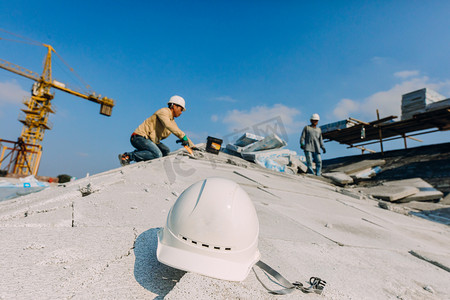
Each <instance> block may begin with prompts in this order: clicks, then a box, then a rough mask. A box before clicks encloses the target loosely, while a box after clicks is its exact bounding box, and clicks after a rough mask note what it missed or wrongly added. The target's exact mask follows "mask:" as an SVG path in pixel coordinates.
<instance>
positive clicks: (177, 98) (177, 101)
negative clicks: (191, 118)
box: [167, 95, 186, 111]
mask: <svg viewBox="0 0 450 300" xmlns="http://www.w3.org/2000/svg"><path fill="white" fill-rule="evenodd" d="M167 104H176V105H179V106H181V107H182V108H183V111H184V110H186V103H185V101H184V99H183V97H180V96H177V95H175V96H172V97H170V100H169V102H167Z"/></svg>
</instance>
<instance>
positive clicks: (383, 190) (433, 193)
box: [360, 178, 444, 203]
mask: <svg viewBox="0 0 450 300" xmlns="http://www.w3.org/2000/svg"><path fill="white" fill-rule="evenodd" d="M360 190H361V191H363V192H364V193H366V194H369V195H372V196H373V197H375V198H379V199H382V200H387V201H391V202H397V203H405V202H411V201H438V200H440V199H441V198H442V197H443V196H444V194H443V193H442V192H441V191H438V190H437V189H435V188H434V187H433V186H432V185H431V184H429V183H428V182H426V181H425V180H423V179H421V178H411V179H404V180H395V181H387V182H384V183H382V184H381V185H379V186H376V187H370V188H361V189H360Z"/></svg>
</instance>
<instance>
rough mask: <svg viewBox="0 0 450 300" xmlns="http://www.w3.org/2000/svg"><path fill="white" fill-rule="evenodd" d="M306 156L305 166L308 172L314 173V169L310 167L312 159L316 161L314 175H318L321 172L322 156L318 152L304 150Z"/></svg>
mask: <svg viewBox="0 0 450 300" xmlns="http://www.w3.org/2000/svg"><path fill="white" fill-rule="evenodd" d="M305 157H306V166H307V167H308V173H309V174H314V170H313V168H312V161H313V160H314V162H315V163H316V175H317V176H320V175H321V172H322V157H321V156H320V153H316V152H311V151H305Z"/></svg>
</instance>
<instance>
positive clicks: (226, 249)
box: [180, 236, 231, 251]
mask: <svg viewBox="0 0 450 300" xmlns="http://www.w3.org/2000/svg"><path fill="white" fill-rule="evenodd" d="M180 237H181V239H182V240H184V241H186V242H188V243H189V242H190V243H192V244H194V245H198V246H200V245H201V246H202V247H205V248H211V249H214V250H225V251H231V247H219V246H212V245H208V244H202V243H199V242H196V241H193V240H190V239H188V238H187V237H185V236H180Z"/></svg>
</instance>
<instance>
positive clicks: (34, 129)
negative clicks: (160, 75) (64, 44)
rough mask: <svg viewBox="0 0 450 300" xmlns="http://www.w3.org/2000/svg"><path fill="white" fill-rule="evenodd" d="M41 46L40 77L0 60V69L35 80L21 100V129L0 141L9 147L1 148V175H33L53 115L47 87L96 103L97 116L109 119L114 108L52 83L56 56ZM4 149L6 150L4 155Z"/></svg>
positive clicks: (104, 99) (98, 97)
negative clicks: (10, 138)
mask: <svg viewBox="0 0 450 300" xmlns="http://www.w3.org/2000/svg"><path fill="white" fill-rule="evenodd" d="M0 39H1V38H0ZM42 46H44V47H46V48H47V55H46V57H45V60H44V71H43V72H42V75H39V74H37V73H35V72H33V71H30V70H27V69H25V68H22V67H21V66H18V65H16V64H13V63H10V62H8V61H6V60H4V59H1V58H0V68H2V69H5V70H7V71H10V72H13V73H16V74H18V75H21V76H23V77H26V78H28V79H31V80H34V81H35V83H34V84H33V87H32V91H31V98H29V99H27V100H26V101H24V104H25V106H26V108H24V109H22V111H23V112H24V113H25V117H24V118H20V119H19V121H20V122H22V123H23V128H22V133H21V135H20V137H19V138H18V140H17V142H12V141H7V140H1V139H0V145H1V143H2V142H7V143H12V144H13V146H11V147H7V146H2V147H1V149H0V151H1V153H0V167H1V166H2V163H4V164H6V162H7V158H9V163H8V164H7V167H6V168H4V170H3V172H9V173H14V174H17V175H31V174H32V175H37V172H38V169H39V163H40V158H41V155H42V146H41V145H40V143H41V142H42V140H43V138H44V133H45V130H49V129H51V125H50V123H49V121H48V117H49V114H50V113H54V110H53V109H52V103H51V100H52V99H53V97H54V94H52V93H51V88H55V89H57V90H61V91H64V92H66V93H69V94H72V95H75V96H78V97H81V98H83V99H86V100H89V101H92V102H95V103H98V104H100V114H102V115H105V116H111V112H112V108H113V106H114V101H113V100H112V99H110V98H107V97H102V96H101V95H96V94H95V93H94V92H92V93H89V94H84V93H81V92H77V91H74V90H72V89H69V88H67V87H66V85H65V84H64V83H61V82H58V81H56V80H52V53H55V54H56V51H55V49H53V47H52V46H50V45H46V44H42ZM7 150H10V152H9V153H8V154H7ZM5 169H6V170H5Z"/></svg>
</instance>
